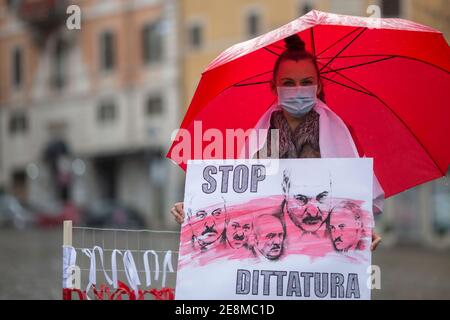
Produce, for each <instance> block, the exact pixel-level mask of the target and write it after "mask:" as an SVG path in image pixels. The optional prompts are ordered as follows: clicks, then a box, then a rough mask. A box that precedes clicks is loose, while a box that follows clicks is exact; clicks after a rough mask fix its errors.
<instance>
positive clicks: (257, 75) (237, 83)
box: [223, 70, 273, 91]
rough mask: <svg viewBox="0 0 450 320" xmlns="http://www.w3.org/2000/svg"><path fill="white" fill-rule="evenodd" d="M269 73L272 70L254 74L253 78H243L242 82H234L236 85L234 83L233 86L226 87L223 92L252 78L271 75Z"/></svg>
mask: <svg viewBox="0 0 450 320" xmlns="http://www.w3.org/2000/svg"><path fill="white" fill-rule="evenodd" d="M271 72H273V70H269V71H264V72H261V73H258V74H255V75H253V76H251V77H248V78H245V79H243V80H241V81H239V82H236V83H234V84H232V85H230V86H228V87H226V88H225V89H224V90H223V91H225V90H227V89H228V88H231V87H233V86H236V85H241V84H242V82H245V81H248V80H250V79H253V78H256V77H259V76H262V75H265V74H268V73H271Z"/></svg>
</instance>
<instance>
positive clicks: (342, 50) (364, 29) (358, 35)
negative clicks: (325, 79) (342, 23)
mask: <svg viewBox="0 0 450 320" xmlns="http://www.w3.org/2000/svg"><path fill="white" fill-rule="evenodd" d="M366 30H367V28H363V29H362V30H361V32H360V33H358V34H357V35H356V36H355V37H354V38H353V39H352V40H351V41H350V42H349V43H347V44H346V45H345V47H344V48H342V49H341V50H340V51H339V52H338V53H337V54H336V55H335V56H334V57H333V58H332V59H330V60H329V61H328V62H327V63H326V64H325V65H324V66H323V67H322V68H321V69H320V70H319V72H321V71H322V70H323V69H324V68H325V67H326V66H328V65H329V64H330V63H331V62H333V60H334V59H336V58H337V57H338V56H339V55H340V54H341V53H342V52H344V50H345V49H347V48H348V47H349V46H350V45H351V44H352V43H353V42H355V40H356V39H358V38H359V37H360V36H361V35H362V34H363V33H364V31H366Z"/></svg>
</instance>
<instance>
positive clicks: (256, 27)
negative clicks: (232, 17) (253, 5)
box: [247, 12, 261, 38]
mask: <svg viewBox="0 0 450 320" xmlns="http://www.w3.org/2000/svg"><path fill="white" fill-rule="evenodd" d="M260 24H261V22H260V17H259V15H258V14H257V13H256V12H252V13H250V14H249V15H248V16H247V35H248V37H250V38H253V37H256V36H257V35H259V34H260V33H261V26H260Z"/></svg>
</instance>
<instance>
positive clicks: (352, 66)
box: [321, 56, 395, 74]
mask: <svg viewBox="0 0 450 320" xmlns="http://www.w3.org/2000/svg"><path fill="white" fill-rule="evenodd" d="M392 58H395V56H390V57H386V58H382V59H378V60H373V61H369V62H364V63H358V64H354V65H351V66H346V67H342V68H338V69H331V70H329V71H323V72H322V73H321V74H325V73H330V72H336V71H341V70H347V69H352V68H357V67H362V66H365V65H368V64H371V63H375V62H381V61H384V60H389V59H392Z"/></svg>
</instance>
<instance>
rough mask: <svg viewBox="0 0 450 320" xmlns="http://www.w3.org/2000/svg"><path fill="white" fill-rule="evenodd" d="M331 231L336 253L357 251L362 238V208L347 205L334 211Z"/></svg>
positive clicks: (350, 204) (330, 221)
mask: <svg viewBox="0 0 450 320" xmlns="http://www.w3.org/2000/svg"><path fill="white" fill-rule="evenodd" d="M329 231H330V237H331V241H332V243H333V247H334V249H335V250H336V251H338V252H347V251H349V250H354V249H356V248H357V247H358V243H359V241H360V240H361V236H362V222H361V209H360V207H359V206H357V205H355V204H353V203H347V204H344V205H343V206H340V207H338V208H336V209H335V210H333V212H332V213H331V214H330V220H329Z"/></svg>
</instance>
